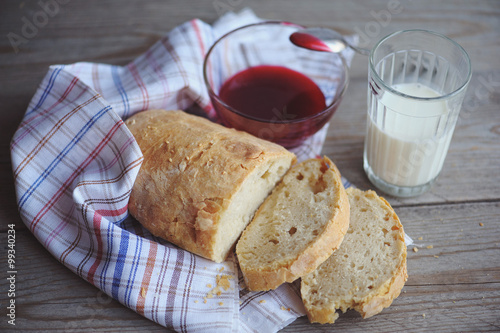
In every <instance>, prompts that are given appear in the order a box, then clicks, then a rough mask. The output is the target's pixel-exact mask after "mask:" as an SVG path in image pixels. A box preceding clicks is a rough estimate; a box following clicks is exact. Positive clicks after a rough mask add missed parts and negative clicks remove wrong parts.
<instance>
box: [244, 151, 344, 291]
mask: <svg viewBox="0 0 500 333" xmlns="http://www.w3.org/2000/svg"><path fill="white" fill-rule="evenodd" d="M348 225H349V201H348V198H347V194H346V192H345V189H344V186H343V185H342V182H341V179H340V174H339V172H338V170H337V168H336V166H335V165H334V164H333V162H332V161H330V160H329V159H328V158H327V157H325V158H323V159H310V160H307V161H304V162H301V163H299V164H297V165H295V166H294V167H293V168H291V169H290V171H288V173H287V174H286V175H285V176H284V177H283V180H282V181H281V182H280V183H279V184H278V186H277V187H276V188H275V189H274V190H273V192H272V193H271V195H270V196H269V197H268V198H267V199H266V200H265V201H264V203H263V204H262V206H261V207H260V208H259V210H258V211H257V213H256V214H255V217H254V219H253V220H252V222H251V223H250V224H249V225H248V227H247V228H246V229H245V231H244V232H243V234H242V236H241V238H240V240H239V241H238V244H237V245H236V254H237V257H238V261H239V264H240V268H241V271H242V273H243V276H244V279H245V282H246V286H247V288H248V289H249V290H252V291H257V290H269V289H275V288H277V287H278V286H279V285H281V284H282V283H284V282H292V281H294V280H296V279H297V278H299V277H301V276H303V275H305V274H307V273H310V272H312V271H314V270H315V269H316V268H317V267H318V265H319V264H321V263H322V262H323V261H325V260H326V259H327V258H328V257H329V256H330V255H331V254H332V252H333V251H334V250H335V249H336V248H337V247H338V246H339V245H340V243H341V242H342V239H343V238H344V234H345V233H346V231H347V228H348Z"/></svg>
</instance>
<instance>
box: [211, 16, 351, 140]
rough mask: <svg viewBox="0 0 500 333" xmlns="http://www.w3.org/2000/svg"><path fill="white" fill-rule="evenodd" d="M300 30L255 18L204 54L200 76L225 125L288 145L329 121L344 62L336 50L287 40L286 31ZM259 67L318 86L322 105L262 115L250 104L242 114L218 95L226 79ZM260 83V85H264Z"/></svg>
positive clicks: (342, 84)
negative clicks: (284, 72)
mask: <svg viewBox="0 0 500 333" xmlns="http://www.w3.org/2000/svg"><path fill="white" fill-rule="evenodd" d="M300 29H303V27H302V26H300V25H297V24H293V23H288V22H281V21H266V22H260V23H256V24H250V25H246V26H243V27H240V28H238V29H235V30H233V31H230V32H229V33H227V34H225V35H223V36H222V37H220V38H219V39H218V40H217V41H216V42H215V43H214V44H213V45H212V46H211V48H210V49H209V51H208V53H207V54H206V56H205V60H204V64H203V77H204V81H205V85H206V87H207V89H208V93H209V95H210V99H211V101H212V104H213V106H214V108H215V111H216V112H217V115H218V117H219V118H220V120H221V121H222V123H223V124H224V125H226V126H228V127H233V128H236V129H238V130H242V131H246V132H248V133H250V134H253V135H255V136H257V137H260V138H262V139H265V140H269V141H273V142H275V143H278V144H280V145H282V146H284V147H286V148H293V147H296V146H298V145H300V144H301V143H302V142H303V141H304V140H306V139H307V138H308V137H310V136H311V135H313V134H315V133H316V132H317V131H319V130H320V129H321V128H322V127H323V126H325V124H327V123H328V122H329V120H330V119H331V117H332V116H333V114H334V113H335V111H336V110H337V108H338V106H339V104H340V102H341V100H342V97H343V95H344V93H345V91H346V88H347V85H348V81H349V75H348V66H347V63H346V61H345V59H344V58H343V56H342V55H341V54H335V53H329V52H318V51H311V50H307V49H304V48H300V47H297V46H295V45H294V44H292V43H291V42H290V40H289V37H290V35H291V34H292V33H293V32H295V31H298V30H300ZM260 66H263V67H266V68H276V67H280V68H283V67H284V68H286V69H289V70H292V71H294V72H296V73H300V74H303V75H305V76H306V77H307V78H309V79H310V80H312V81H313V82H314V84H315V85H316V86H317V87H318V88H319V89H320V90H321V92H322V94H323V96H324V99H325V101H324V107H322V108H321V109H319V110H317V111H316V112H314V113H312V114H311V112H309V111H310V110H306V109H308V108H310V106H309V105H307V104H305V105H302V106H301V107H302V108H303V109H304V110H300V111H304V112H297V113H290V111H289V110H287V107H286V106H285V107H282V106H277V107H273V108H270V109H269V110H265V112H266V114H267V116H266V117H263V116H262V114H263V112H264V111H263V110H261V109H260V108H259V107H256V108H255V111H256V112H249V111H248V110H246V111H245V112H244V111H243V110H242V109H240V108H237V107H235V106H234V104H233V105H231V104H230V103H228V102H227V99H226V100H224V99H223V98H221V96H220V92H221V87H223V85H224V83H225V82H226V81H228V80H230V79H231V78H234V76H235V75H236V74H238V73H242V72H243V71H245V70H247V69H249V68H256V67H260ZM263 67H260V68H261V69H262V68H263ZM269 75H272V74H269ZM243 77H245V76H243ZM247 78H248V76H247ZM292 80H293V79H292ZM282 81H283V82H286V81H287V79H283V80H282ZM264 82H265V81H264ZM292 83H293V82H292ZM295 83H298V82H295ZM263 86H264V88H265V84H264V85H263ZM284 89H286V88H284ZM259 97H260V98H262V97H263V96H259V95H257V96H255V99H258V98H259ZM265 97H266V96H264V98H265ZM271 97H272V96H271ZM267 99H269V96H267ZM271 99H272V98H271ZM252 102H253V101H252ZM268 102H269V101H268ZM289 109H290V108H289ZM257 111H258V112H257Z"/></svg>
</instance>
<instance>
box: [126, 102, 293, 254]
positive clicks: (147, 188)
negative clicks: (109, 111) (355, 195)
mask: <svg viewBox="0 0 500 333" xmlns="http://www.w3.org/2000/svg"><path fill="white" fill-rule="evenodd" d="M126 124H127V126H128V128H129V130H130V131H131V132H132V134H133V136H134V137H135V139H136V141H137V143H138V144H139V147H140V148H141V151H142V152H143V155H144V162H143V164H142V166H141V169H140V171H139V174H138V176H137V179H136V181H135V183H134V186H133V189H132V192H131V195H130V201H129V211H130V213H131V214H132V216H134V217H135V218H136V219H137V220H138V221H139V222H140V223H141V224H142V225H143V226H144V227H145V228H146V229H148V230H149V231H150V232H151V233H152V234H153V235H155V236H158V237H161V238H164V239H166V240H168V241H170V242H172V243H174V244H176V245H178V246H180V247H181V248H183V249H185V250H188V251H190V252H193V253H195V254H198V255H200V256H202V257H205V258H208V259H211V260H213V261H216V262H222V261H223V260H225V259H226V257H227V254H228V253H227V252H228V251H226V253H218V252H217V251H218V250H217V240H216V234H217V232H219V231H220V230H219V229H220V225H219V220H220V217H221V214H222V213H223V212H224V211H225V210H227V208H228V206H229V204H230V202H231V199H232V197H233V195H234V194H235V193H236V192H237V191H238V190H239V189H240V188H241V186H242V184H243V183H244V181H245V180H246V179H247V177H249V175H250V174H251V173H252V172H254V171H255V170H256V168H258V167H259V166H261V165H263V164H264V163H268V161H269V160H271V159H277V158H281V157H283V158H289V159H290V160H292V161H295V156H294V155H293V154H292V153H291V152H288V151H287V150H286V149H284V148H283V147H281V146H278V145H276V144H273V143H271V142H268V141H265V140H261V139H258V138H256V137H254V136H251V135H250V134H247V133H244V132H241V131H237V130H234V129H229V128H226V127H223V126H221V125H218V124H215V123H213V122H210V121H209V120H207V119H205V118H201V117H197V116H193V115H190V114H187V113H185V112H183V111H165V110H149V111H143V112H140V113H138V114H136V115H134V116H133V117H131V118H129V119H128V120H127V121H126ZM231 233H234V231H230V230H228V234H231ZM238 236H239V235H236V236H233V235H231V236H229V235H228V237H234V238H235V239H234V241H236V239H237V237H238Z"/></svg>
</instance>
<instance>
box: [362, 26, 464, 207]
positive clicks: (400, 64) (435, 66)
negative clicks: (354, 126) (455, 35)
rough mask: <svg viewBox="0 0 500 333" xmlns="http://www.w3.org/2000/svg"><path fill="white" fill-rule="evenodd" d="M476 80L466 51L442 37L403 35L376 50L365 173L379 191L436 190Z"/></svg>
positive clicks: (371, 66)
mask: <svg viewBox="0 0 500 333" xmlns="http://www.w3.org/2000/svg"><path fill="white" fill-rule="evenodd" d="M471 72H472V71H471V62H470V59H469V56H468V55H467V53H466V52H465V50H464V49H463V48H462V47H461V46H460V45H459V44H457V43H456V42H454V41H453V40H451V39H449V38H447V37H445V36H443V35H441V34H438V33H435V32H431V31H427V30H405V31H399V32H396V33H393V34H391V35H389V36H387V37H385V38H383V39H382V40H381V41H379V42H378V43H377V44H376V45H375V46H374V47H373V49H372V51H371V53H370V59H369V74H368V117H367V130H366V137H365V146H364V154H363V166H364V169H365V172H366V174H367V176H368V178H369V179H370V181H371V182H372V183H373V184H374V185H375V186H376V187H377V188H379V189H380V190H382V191H384V192H386V193H388V194H391V195H394V196H400V197H410V196H416V195H420V194H422V193H424V192H425V191H427V190H428V189H429V188H430V187H431V186H432V184H433V183H434V182H435V181H436V179H437V177H438V175H439V173H440V172H441V169H442V167H443V163H444V160H445V157H446V154H447V151H448V147H449V145H450V141H451V138H452V135H453V131H454V128H455V124H456V122H457V118H458V115H459V112H460V108H461V105H462V101H463V99H464V95H465V92H466V89H467V86H468V84H469V81H470V78H471Z"/></svg>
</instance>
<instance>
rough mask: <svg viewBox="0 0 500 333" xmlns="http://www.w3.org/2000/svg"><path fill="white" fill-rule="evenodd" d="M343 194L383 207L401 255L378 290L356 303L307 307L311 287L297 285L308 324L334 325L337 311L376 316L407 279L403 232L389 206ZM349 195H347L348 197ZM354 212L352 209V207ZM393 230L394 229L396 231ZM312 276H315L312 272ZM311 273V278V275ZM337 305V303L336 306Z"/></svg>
mask: <svg viewBox="0 0 500 333" xmlns="http://www.w3.org/2000/svg"><path fill="white" fill-rule="evenodd" d="M347 192H351V193H353V194H357V195H364V196H366V197H368V198H370V197H371V198H378V199H380V201H381V202H383V203H384V205H385V206H386V209H387V210H388V211H389V212H390V215H391V217H392V218H393V219H394V221H395V222H396V224H397V227H398V229H399V234H398V236H397V240H399V241H400V242H401V243H402V251H401V254H400V255H399V257H398V258H399V261H398V262H396V263H395V265H394V266H395V269H394V272H393V274H392V276H391V278H390V279H388V280H387V281H386V282H385V283H383V284H382V285H381V286H379V287H378V288H377V289H376V290H374V292H372V293H369V294H368V295H366V296H365V297H364V298H363V299H360V300H356V301H354V300H352V304H350V305H346V304H342V303H341V302H340V300H332V301H331V302H329V303H327V304H322V305H321V306H315V305H313V304H309V303H310V302H309V300H308V299H306V298H305V297H306V296H305V295H308V294H310V289H311V286H310V285H309V284H306V283H302V285H301V293H302V297H303V301H304V305H305V310H306V314H307V317H308V319H309V321H310V322H311V323H320V324H326V323H334V322H335V320H336V319H337V318H338V317H339V313H338V310H342V311H343V312H345V311H347V310H348V309H349V308H351V309H354V310H356V311H357V312H359V313H360V314H361V316H362V317H363V318H369V317H372V316H374V315H376V314H378V313H380V312H381V311H382V310H383V309H384V308H386V307H389V306H390V305H391V303H392V302H393V300H394V299H395V298H396V297H398V296H399V294H400V293H401V290H402V289H403V286H404V284H405V282H406V280H407V278H408V273H407V262H406V259H407V250H406V245H405V243H404V231H403V226H402V224H401V222H400V220H399V218H398V216H397V215H396V213H395V211H394V209H393V208H392V207H391V205H390V204H389V203H388V202H387V200H385V199H384V198H382V197H378V195H377V194H376V193H375V192H374V191H371V190H368V191H366V192H362V191H360V190H358V189H354V188H350V189H348V190H347ZM351 193H349V195H350V194H351ZM352 208H354V207H352ZM396 230H397V229H396ZM315 273H316V272H315ZM315 273H313V274H315ZM311 278H313V279H315V278H316V277H315V276H314V277H313V275H311V276H308V277H307V279H311ZM337 302H340V303H337Z"/></svg>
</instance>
